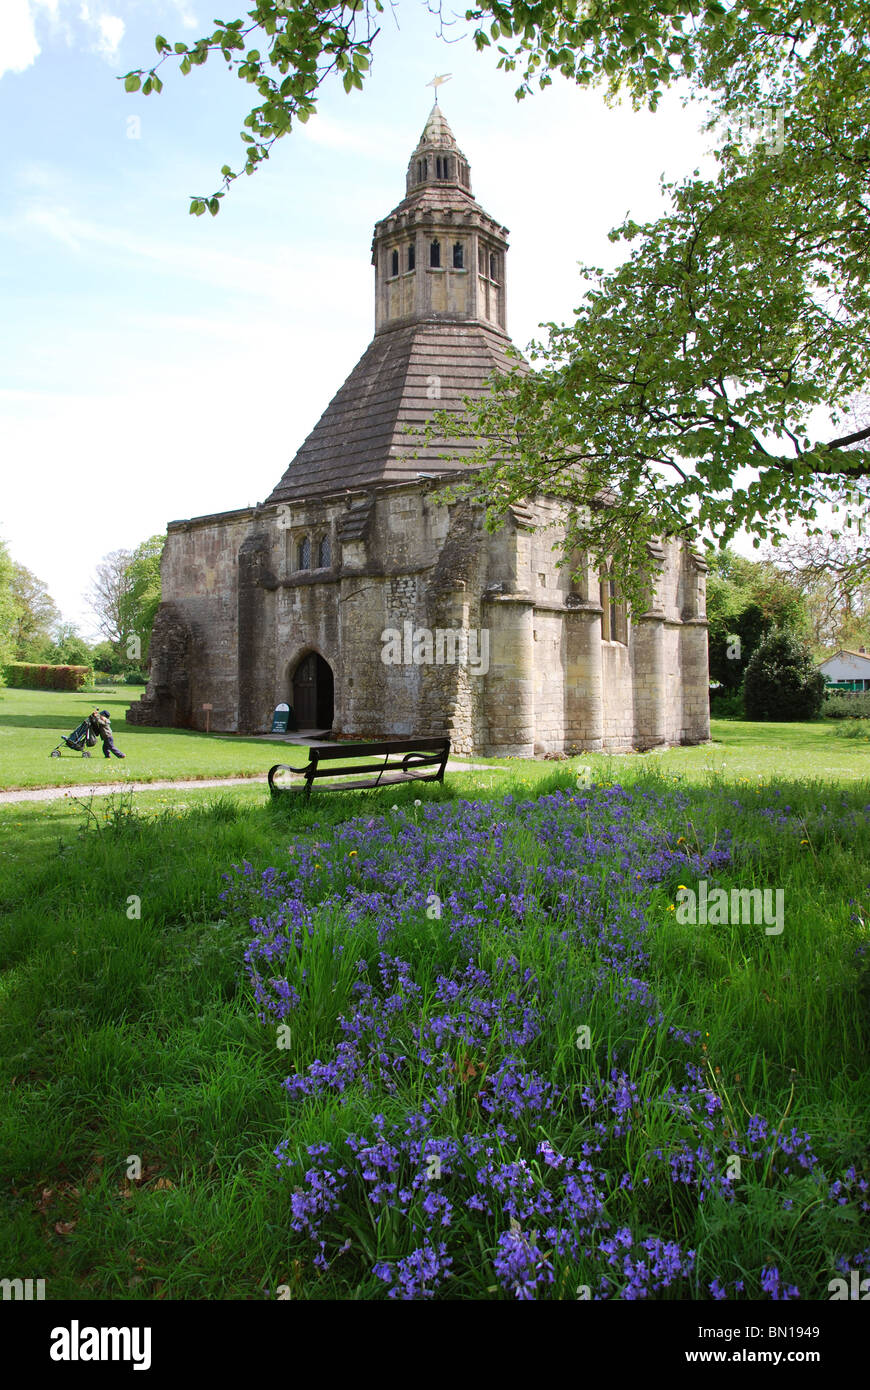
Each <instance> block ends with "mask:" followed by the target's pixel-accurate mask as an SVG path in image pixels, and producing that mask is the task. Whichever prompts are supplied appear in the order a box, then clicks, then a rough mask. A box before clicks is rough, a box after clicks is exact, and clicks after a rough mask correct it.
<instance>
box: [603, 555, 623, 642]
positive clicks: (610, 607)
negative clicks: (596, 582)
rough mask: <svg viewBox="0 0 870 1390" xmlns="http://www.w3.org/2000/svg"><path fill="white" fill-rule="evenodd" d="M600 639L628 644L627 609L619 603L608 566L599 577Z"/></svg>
mask: <svg viewBox="0 0 870 1390" xmlns="http://www.w3.org/2000/svg"><path fill="white" fill-rule="evenodd" d="M601 607H602V609H603V610H604V611H603V612H602V614H601V640H602V642H620V643H622V645H623V646H627V645H628V609H627V608H626V606H625V604H624V603H621V602H620V600H619V598H618V596H617V592H616V584H615V583H614V581H613V580H612V579H611V578H610V566H609V565H608V567H607V570H606V571H605V573H604V574H603V575H602V577H601Z"/></svg>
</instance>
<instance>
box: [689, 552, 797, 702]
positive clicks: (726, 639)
mask: <svg viewBox="0 0 870 1390" xmlns="http://www.w3.org/2000/svg"><path fill="white" fill-rule="evenodd" d="M707 617H708V619H709V622H710V628H709V652H710V678H711V679H712V680H714V681H718V682H719V684H720V685H722V686H724V687H725V689H726V690H727V691H729V692H733V691H736V690H738V689H739V688H740V686H741V684H742V681H743V677H744V674H745V672H746V668H747V663H748V661H749V660H750V658H751V657H752V654H753V652H754V651H755V650H756V648H757V647H758V645H759V643H760V642H761V641H762V639H763V638H764V637H765V636H766V635H767V634H768V633H769V632H771V631H772V630H773V629H774V628H778V629H781V630H785V631H790V632H793V633H795V634H796V635H798V636H803V635H804V634H805V633H806V632H807V630H808V617H807V611H806V604H805V601H804V599H803V597H802V596H801V593H800V590H799V588H798V587H797V586H796V585H795V584H794V583H793V582H792V581H791V579H790V578H789V577H788V576H787V575H785V574H783V573H782V571H781V570H778V569H777V568H776V567H775V566H774V565H773V564H772V563H771V562H770V561H757V560H749V559H747V558H746V557H745V556H742V555H739V554H737V553H736V552H735V551H733V550H730V549H725V550H723V551H721V552H719V553H718V554H716V555H714V556H713V557H712V563H711V567H710V573H709V575H708V579H707Z"/></svg>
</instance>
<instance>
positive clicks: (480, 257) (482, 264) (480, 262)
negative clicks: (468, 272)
mask: <svg viewBox="0 0 870 1390" xmlns="http://www.w3.org/2000/svg"><path fill="white" fill-rule="evenodd" d="M477 270H478V274H479V275H485V274H486V251H485V250H484V248H483V247H482V246H478V248H477Z"/></svg>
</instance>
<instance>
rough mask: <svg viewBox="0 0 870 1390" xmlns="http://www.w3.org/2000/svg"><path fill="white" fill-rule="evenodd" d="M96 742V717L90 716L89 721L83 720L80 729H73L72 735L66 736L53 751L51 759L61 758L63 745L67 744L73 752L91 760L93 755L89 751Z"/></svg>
mask: <svg viewBox="0 0 870 1390" xmlns="http://www.w3.org/2000/svg"><path fill="white" fill-rule="evenodd" d="M96 741H97V731H96V729H95V728H94V716H93V715H92V714H89V715H88V717H87V719H83V720H82V722H81V724H79V726H78V728H77V729H73V731H72V733H71V734H64V736H63V737H62V738H61V741H60V743H59V744H58V745H57V747H56V748H53V749H52V751H51V757H52V758H59V757H60V756H61V745H63V744H65V745H66V747H67V748H69V749H70V751H71V752H73V753H81V755H82V757H83V758H89V757H90V756H91V755H90V753H89V752H88V751H87V750H88V749H89V748H93V746H94V744H95V743H96Z"/></svg>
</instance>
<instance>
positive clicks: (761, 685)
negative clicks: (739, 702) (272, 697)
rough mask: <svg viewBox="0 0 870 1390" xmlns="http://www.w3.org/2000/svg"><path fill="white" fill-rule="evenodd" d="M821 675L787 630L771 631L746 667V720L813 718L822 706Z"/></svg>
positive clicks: (802, 646) (806, 651)
mask: <svg viewBox="0 0 870 1390" xmlns="http://www.w3.org/2000/svg"><path fill="white" fill-rule="evenodd" d="M824 693H825V678H824V676H823V675H822V673H821V672H820V671H817V670H816V667H815V663H814V661H813V657H812V653H811V652H810V649H809V647H808V646H807V645H806V643H804V642H801V641H800V640H799V639H798V638H796V637H795V636H794V635H793V634H792V633H789V632H781V631H780V632H771V633H770V634H769V635H768V636H767V637H765V638H764V640H763V641H762V642H761V643H760V645H759V646H758V647H757V648H756V650H755V652H754V653H753V655H752V658H751V660H750V662H749V665H748V666H747V668H746V679H745V680H744V682H743V705H744V709H745V711H746V717H747V719H776V720H783V721H785V720H789V721H790V720H795V719H814V718H815V717H816V715H817V714H818V713H819V711H820V710H821V708H822V701H823V699H824Z"/></svg>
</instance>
